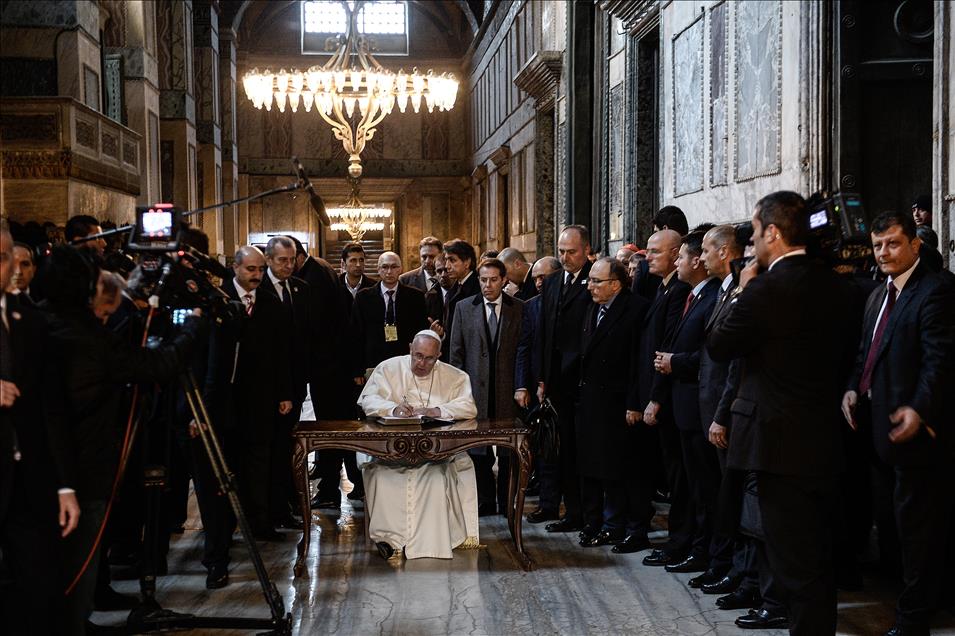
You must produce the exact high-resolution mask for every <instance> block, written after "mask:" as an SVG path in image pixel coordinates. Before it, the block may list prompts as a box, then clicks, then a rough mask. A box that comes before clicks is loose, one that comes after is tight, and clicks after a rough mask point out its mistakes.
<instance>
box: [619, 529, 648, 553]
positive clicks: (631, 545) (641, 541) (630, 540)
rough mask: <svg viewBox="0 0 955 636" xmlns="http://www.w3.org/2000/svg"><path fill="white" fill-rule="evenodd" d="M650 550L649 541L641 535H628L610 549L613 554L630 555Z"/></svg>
mask: <svg viewBox="0 0 955 636" xmlns="http://www.w3.org/2000/svg"><path fill="white" fill-rule="evenodd" d="M649 548H650V539H648V538H647V537H646V535H643V534H637V533H634V534H628V535H627V536H626V537H625V538H624V539H623V540H622V541H618V542H617V544H616V545H614V546H613V547H612V548H610V551H611V552H613V553H614V554H630V553H632V552H640V551H641V550H647V549H649Z"/></svg>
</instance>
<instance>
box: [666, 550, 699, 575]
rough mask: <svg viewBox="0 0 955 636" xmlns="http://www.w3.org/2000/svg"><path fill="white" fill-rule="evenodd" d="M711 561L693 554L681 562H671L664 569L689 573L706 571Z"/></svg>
mask: <svg viewBox="0 0 955 636" xmlns="http://www.w3.org/2000/svg"><path fill="white" fill-rule="evenodd" d="M709 565H710V564H709V563H708V562H707V560H706V559H704V558H703V557H698V556H693V555H692V554H691V555H690V556H688V557H686V558H685V559H683V560H682V561H680V562H679V563H670V564H668V565H666V566H665V567H664V568H663V569H665V570H666V571H667V572H671V573H673V574H687V573H689V572H706V568H708V567H709Z"/></svg>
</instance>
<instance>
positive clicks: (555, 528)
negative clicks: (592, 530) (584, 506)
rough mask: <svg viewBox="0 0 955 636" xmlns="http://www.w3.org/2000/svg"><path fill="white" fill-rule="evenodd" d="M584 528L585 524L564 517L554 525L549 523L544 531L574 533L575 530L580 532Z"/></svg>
mask: <svg viewBox="0 0 955 636" xmlns="http://www.w3.org/2000/svg"><path fill="white" fill-rule="evenodd" d="M583 527H584V524H583V523H581V522H580V521H578V520H576V519H568V518H567V517H564V518H563V519H560V520H558V521H555V522H554V523H548V524H547V525H546V526H544V530H547V532H574V531H575V530H580V529H581V528H583Z"/></svg>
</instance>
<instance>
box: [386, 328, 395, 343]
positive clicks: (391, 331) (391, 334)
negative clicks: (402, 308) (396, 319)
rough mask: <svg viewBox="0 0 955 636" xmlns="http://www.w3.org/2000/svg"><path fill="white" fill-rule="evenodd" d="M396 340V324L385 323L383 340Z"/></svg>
mask: <svg viewBox="0 0 955 636" xmlns="http://www.w3.org/2000/svg"><path fill="white" fill-rule="evenodd" d="M397 341H398V325H385V342H397Z"/></svg>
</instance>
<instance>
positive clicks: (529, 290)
mask: <svg viewBox="0 0 955 636" xmlns="http://www.w3.org/2000/svg"><path fill="white" fill-rule="evenodd" d="M497 256H498V258H499V259H500V261H501V262H502V263H504V266H505V267H506V268H507V281H508V284H507V287H505V289H504V290H505V291H506V292H507V293H509V294H511V293H512V294H513V295H514V298H517V299H518V300H523V301H524V302H527V301H528V300H530V299H531V298H533V297H534V296H536V295H537V285H535V284H534V278H533V277H532V276H531V266H530V264H529V263H528V262H527V259H525V258H524V253H523V252H521V251H520V250H519V249H517V248H516V247H505V248H504V249H503V250H501V253H500V254H498V255H497Z"/></svg>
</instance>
